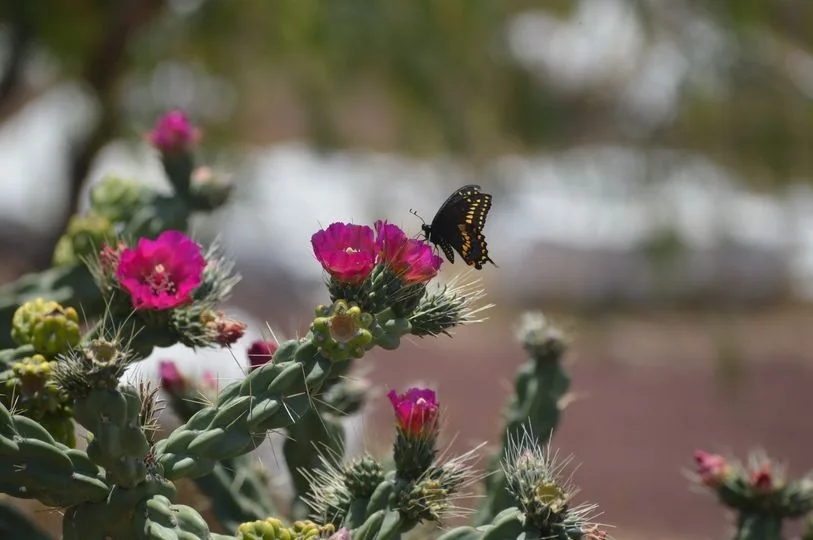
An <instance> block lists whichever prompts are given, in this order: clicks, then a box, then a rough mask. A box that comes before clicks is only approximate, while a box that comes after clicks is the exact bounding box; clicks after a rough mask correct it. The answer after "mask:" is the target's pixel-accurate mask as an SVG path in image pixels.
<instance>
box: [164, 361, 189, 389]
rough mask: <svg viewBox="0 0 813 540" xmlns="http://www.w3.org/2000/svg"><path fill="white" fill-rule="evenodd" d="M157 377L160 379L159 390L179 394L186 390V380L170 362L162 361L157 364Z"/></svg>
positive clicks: (173, 363)
mask: <svg viewBox="0 0 813 540" xmlns="http://www.w3.org/2000/svg"><path fill="white" fill-rule="evenodd" d="M158 375H159V377H160V378H161V388H163V389H164V390H166V391H167V392H171V393H173V394H179V393H181V392H183V391H184V389H185V388H186V379H184V378H183V375H181V372H180V370H178V366H176V365H175V362H173V361H171V360H162V361H161V362H160V363H159V364H158Z"/></svg>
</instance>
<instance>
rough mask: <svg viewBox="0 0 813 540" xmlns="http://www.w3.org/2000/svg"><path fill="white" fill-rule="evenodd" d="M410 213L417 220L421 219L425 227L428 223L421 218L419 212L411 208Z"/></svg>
mask: <svg viewBox="0 0 813 540" xmlns="http://www.w3.org/2000/svg"><path fill="white" fill-rule="evenodd" d="M409 213H410V214H412V215H413V216H415V217H416V218H418V219H420V220H421V223H423V224H424V225H426V221H424V219H423V218H422V217H421V216H419V215H418V212H416V211H415V210H413V209H412V208H410V209H409Z"/></svg>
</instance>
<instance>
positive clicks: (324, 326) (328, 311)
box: [311, 300, 374, 362]
mask: <svg viewBox="0 0 813 540" xmlns="http://www.w3.org/2000/svg"><path fill="white" fill-rule="evenodd" d="M373 320H374V319H373V316H372V315H370V314H369V313H365V312H363V311H361V308H360V307H358V306H357V305H355V304H348V303H347V302H345V301H344V300H337V301H336V302H335V303H334V304H333V305H332V306H331V307H329V308H328V307H326V306H319V307H317V308H316V318H315V319H314V320H313V323H312V324H311V331H312V332H313V334H314V337H313V340H314V342H315V343H316V344H317V345H318V346H319V351H320V352H321V353H322V355H324V357H325V358H327V359H329V360H332V361H333V362H341V361H344V360H348V359H350V358H361V357H362V356H364V353H365V352H366V351H367V350H368V349H369V346H370V344H371V343H372V341H373V334H372V333H371V332H370V330H369V328H370V326H371V325H372V324H373Z"/></svg>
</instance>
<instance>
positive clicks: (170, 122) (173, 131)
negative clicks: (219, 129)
mask: <svg viewBox="0 0 813 540" xmlns="http://www.w3.org/2000/svg"><path fill="white" fill-rule="evenodd" d="M199 138H200V133H199V131H198V130H197V128H195V127H194V126H193V125H192V124H191V123H190V122H189V119H188V118H187V117H186V115H185V114H184V113H183V112H182V111H179V110H175V111H169V112H168V113H166V114H164V115H163V116H162V117H161V118H159V119H158V122H156V124H155V128H154V129H153V130H152V131H151V132H150V133H149V134H148V135H147V139H148V140H149V141H150V144H152V145H153V146H154V147H156V148H157V149H158V150H160V151H161V152H164V153H166V154H172V153H179V152H186V151H188V150H189V148H190V147H191V146H192V145H193V144H194V143H196V142H197V141H198V139H199Z"/></svg>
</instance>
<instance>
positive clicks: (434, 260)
mask: <svg viewBox="0 0 813 540" xmlns="http://www.w3.org/2000/svg"><path fill="white" fill-rule="evenodd" d="M375 231H376V246H377V248H378V256H379V259H380V260H381V261H383V262H385V263H387V265H388V266H389V268H390V270H391V271H392V272H394V273H395V274H396V275H398V276H399V277H400V278H401V279H402V280H404V281H406V282H407V283H424V282H427V281H429V280H430V279H432V278H433V277H435V276H436V275H437V273H438V270H440V265H441V263H442V262H443V259H441V258H440V257H439V256H437V255H435V252H434V250H433V249H432V247H431V246H430V245H429V244H427V243H426V242H424V241H423V240H417V239H415V238H408V237H407V235H406V234H405V233H404V231H402V230H401V229H400V228H399V227H398V226H396V225H392V224H390V223H387V222H386V221H381V220H379V221H376V222H375Z"/></svg>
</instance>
